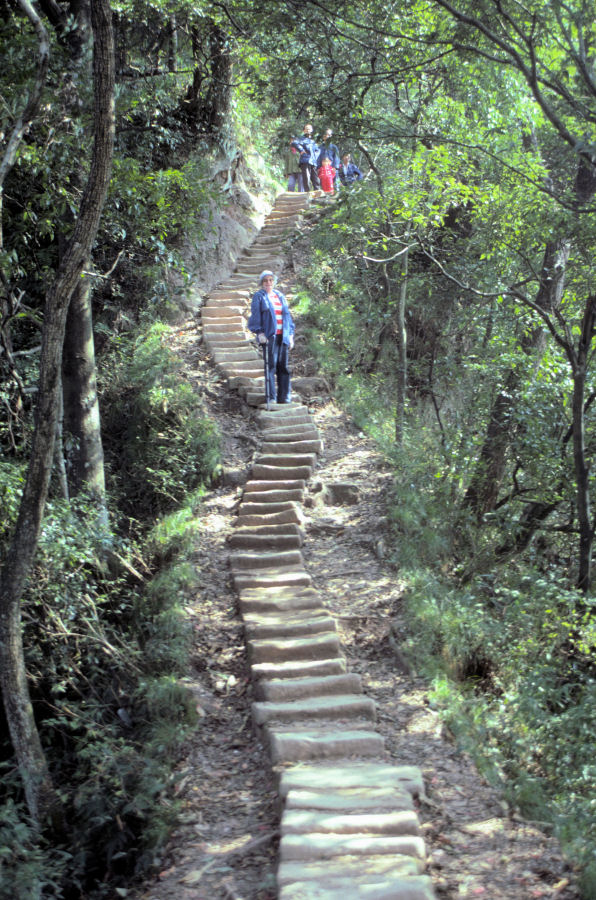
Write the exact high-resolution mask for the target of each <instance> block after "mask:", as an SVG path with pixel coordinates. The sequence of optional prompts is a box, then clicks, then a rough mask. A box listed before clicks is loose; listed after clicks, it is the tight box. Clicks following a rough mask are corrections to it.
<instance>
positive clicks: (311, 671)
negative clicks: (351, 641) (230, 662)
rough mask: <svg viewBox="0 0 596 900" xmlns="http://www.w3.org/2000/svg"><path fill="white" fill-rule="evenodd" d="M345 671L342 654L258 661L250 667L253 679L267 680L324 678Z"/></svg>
mask: <svg viewBox="0 0 596 900" xmlns="http://www.w3.org/2000/svg"><path fill="white" fill-rule="evenodd" d="M345 671H346V661H345V658H344V657H343V656H337V657H334V658H332V659H315V660H302V661H296V662H283V663H259V664H258V665H254V666H252V668H251V675H252V677H253V679H254V680H255V681H257V682H258V681H260V680H262V679H264V680H266V681H269V680H271V679H273V678H275V679H283V678H291V679H293V678H307V677H310V676H312V677H313V678H325V677H326V676H327V675H342V674H344V673H345Z"/></svg>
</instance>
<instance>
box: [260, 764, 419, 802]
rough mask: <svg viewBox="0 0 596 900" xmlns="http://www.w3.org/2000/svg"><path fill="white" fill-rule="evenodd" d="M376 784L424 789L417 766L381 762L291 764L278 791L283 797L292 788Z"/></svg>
mask: <svg viewBox="0 0 596 900" xmlns="http://www.w3.org/2000/svg"><path fill="white" fill-rule="evenodd" d="M379 785H383V787H386V788H389V787H393V788H395V789H396V790H405V791H409V793H411V794H413V795H414V796H415V797H416V796H418V795H419V794H423V793H424V786H423V782H422V773H421V771H420V769H418V768H417V767H416V766H394V765H391V764H390V763H385V762H378V763H371V762H367V763H358V762H351V763H346V764H345V765H338V764H333V765H329V764H327V763H320V764H317V765H314V766H313V765H305V766H293V767H292V769H288V770H286V771H284V772H282V773H281V776H280V781H279V788H278V789H279V793H280V795H281V796H282V797H286V796H287V795H288V793H289V792H290V791H292V790H302V789H304V790H309V791H330V790H334V789H335V788H343V789H345V788H359V789H361V788H362V789H368V788H376V787H378V786H379Z"/></svg>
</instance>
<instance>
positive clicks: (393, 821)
mask: <svg viewBox="0 0 596 900" xmlns="http://www.w3.org/2000/svg"><path fill="white" fill-rule="evenodd" d="M308 202H309V198H308V195H305V194H282V195H280V197H278V199H277V201H276V204H275V207H274V209H273V210H272V212H271V213H270V214H269V216H268V217H267V219H266V221H265V223H264V226H263V229H262V231H261V232H260V234H259V236H258V237H257V238H256V240H255V242H254V243H253V245H252V246H251V248H249V250H248V251H247V252H246V254H245V255H244V256H243V257H241V258H240V259H239V260H238V261H237V266H236V270H235V272H234V273H233V274H232V275H231V276H230V278H229V279H227V280H226V281H225V282H223V283H222V284H220V285H219V286H218V287H217V289H216V290H214V291H213V292H212V293H211V295H210V296H209V298H208V300H207V302H206V304H205V306H204V308H203V310H202V325H203V338H204V341H205V343H206V344H207V346H208V348H209V351H210V353H211V355H212V358H213V361H214V363H215V366H216V367H217V369H218V371H219V372H220V374H221V375H222V376H223V377H225V378H226V379H227V384H228V386H229V388H230V389H234V390H237V391H239V393H240V394H241V395H242V396H243V397H244V398H245V400H246V402H247V403H248V404H249V405H251V406H254V407H257V408H258V412H257V419H258V422H259V425H260V428H261V433H262V439H263V440H262V444H261V447H260V450H259V452H258V455H257V457H256V459H255V460H254V463H253V465H252V469H251V471H250V474H249V478H248V481H247V482H246V484H245V486H244V490H243V495H242V499H241V502H240V505H239V507H238V515H237V518H236V520H235V522H234V526H235V527H234V533H233V535H232V537H231V539H230V567H231V572H232V580H233V584H234V588H235V590H236V592H237V595H238V604H239V610H240V615H241V617H242V620H243V624H244V630H245V635H246V646H247V655H248V662H249V666H250V671H251V677H252V682H253V685H254V695H255V702H254V703H253V705H252V717H253V724H254V727H255V729H257V731H258V732H259V733H260V735H261V737H262V740H263V742H264V744H265V745H266V747H267V749H268V752H269V756H270V759H271V763H272V765H273V767H274V769H275V771H276V773H277V775H278V780H279V795H280V801H281V824H280V831H281V843H280V851H279V866H278V872H277V884H278V896H279V897H280V900H315V898H320V900H334V898H340V897H341V898H342V900H356V898H361V897H363V898H368V900H431V898H433V897H434V892H433V888H432V884H431V881H430V879H429V878H428V877H427V876H425V875H424V874H423V871H424V866H425V862H424V860H425V847H424V842H423V840H422V837H421V836H420V824H419V821H418V816H417V814H416V811H415V808H414V801H413V798H415V797H416V796H417V795H419V794H421V793H423V784H422V776H421V773H420V770H419V769H417V768H416V767H413V766H395V765H393V764H389V763H387V762H386V761H385V758H384V742H383V739H382V737H381V736H380V735H379V734H378V733H377V731H375V704H374V702H373V701H372V700H371V699H370V698H368V697H366V696H365V695H364V694H363V691H362V685H361V682H360V678H359V676H357V675H354V674H350V673H349V672H347V669H346V660H345V657H344V655H343V653H342V650H341V646H340V643H339V638H338V634H337V629H336V622H335V620H334V619H333V618H332V616H330V615H329V613H328V611H327V610H326V609H325V607H324V606H323V603H322V601H321V598H320V595H319V594H318V592H317V591H316V590H315V589H314V588H313V586H312V580H311V577H310V575H309V574H308V572H307V571H306V569H305V566H304V561H303V558H302V553H301V547H302V544H303V541H304V532H303V528H302V526H303V521H304V517H303V513H302V508H301V504H302V502H303V500H304V496H305V491H306V485H307V482H308V480H309V478H310V477H311V475H312V473H313V471H314V469H315V467H316V465H317V458H318V456H319V455H320V454H321V452H322V443H321V440H320V436H319V433H318V430H317V428H316V426H315V424H314V420H313V418H312V416H311V415H310V413H309V411H308V409H307V407H305V406H304V405H303V404H302V403H301V402H292V403H290V404H283V405H279V406H278V405H277V404H271V408H270V409H269V410H267V409H266V408H264V407H265V395H264V376H263V369H262V362H261V357H260V355H259V353H258V351H257V349H256V348H255V346H254V344H252V343H251V340H250V335H249V334H248V333H247V330H246V320H245V314H246V311H247V305H248V300H249V297H250V292H251V290H254V286H255V282H256V277H257V275H258V273H259V272H261V271H262V270H263V269H265V268H267V269H272V270H274V271H275V270H279V269H280V268H281V266H282V265H283V239H284V237H286V236H287V235H288V233H289V230H290V229H294V228H295V227H296V226H297V225H299V223H300V221H301V212H302V210H303V209H304V207H305V206H306V205H307V204H308Z"/></svg>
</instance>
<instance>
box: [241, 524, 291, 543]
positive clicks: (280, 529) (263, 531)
mask: <svg viewBox="0 0 596 900" xmlns="http://www.w3.org/2000/svg"><path fill="white" fill-rule="evenodd" d="M277 534H293V535H296V536H297V537H299V538H304V530H303V529H302V528H300V526H299V525H297V524H296V523H295V522H279V523H268V522H265V523H259V524H257V525H253V526H248V527H247V526H243V527H240V526H239V525H238V526H237V527H236V528H235V529H234V531H233V533H232V535H231V537H230V539H229V540H230V541H231V540H232V538H233V537H235V536H236V535H255V536H258V537H263V536H264V537H267V536H268V535H277Z"/></svg>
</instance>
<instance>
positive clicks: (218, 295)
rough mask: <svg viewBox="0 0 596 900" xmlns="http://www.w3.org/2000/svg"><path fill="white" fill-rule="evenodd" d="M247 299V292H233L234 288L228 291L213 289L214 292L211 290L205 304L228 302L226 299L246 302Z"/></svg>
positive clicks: (240, 290) (238, 290)
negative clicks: (216, 301) (217, 301)
mask: <svg viewBox="0 0 596 900" xmlns="http://www.w3.org/2000/svg"><path fill="white" fill-rule="evenodd" d="M248 298H249V292H248V291H245V290H243V289H236V290H234V288H230V289H228V290H222V289H221V288H215V289H214V290H212V291H211V292H210V293H209V295H208V297H207V302H208V303H211V301H212V300H228V299H232V300H236V299H241V300H242V299H245V300H248Z"/></svg>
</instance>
